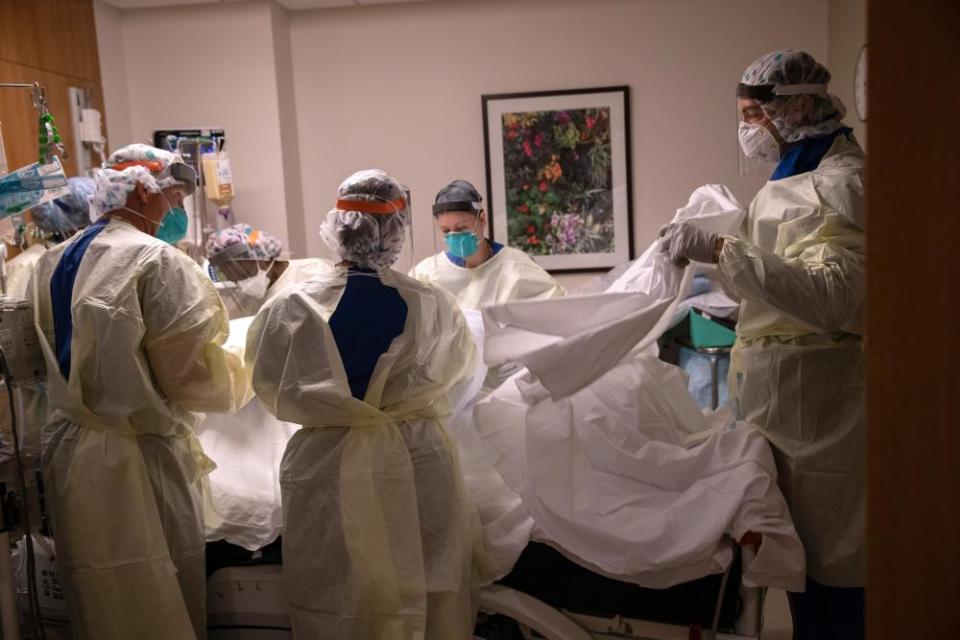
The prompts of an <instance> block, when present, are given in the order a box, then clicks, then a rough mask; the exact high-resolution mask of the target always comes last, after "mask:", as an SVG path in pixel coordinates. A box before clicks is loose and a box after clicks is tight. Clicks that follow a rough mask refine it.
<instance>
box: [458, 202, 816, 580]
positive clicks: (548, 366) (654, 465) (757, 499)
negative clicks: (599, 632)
mask: <svg viewBox="0 0 960 640" xmlns="http://www.w3.org/2000/svg"><path fill="white" fill-rule="evenodd" d="M743 215H744V212H743V210H742V208H740V206H739V204H737V203H736V201H735V200H734V199H733V197H732V195H730V193H729V192H728V191H727V190H726V189H724V188H722V187H714V186H708V187H702V188H701V189H698V190H697V191H696V192H694V194H693V196H692V197H691V201H690V204H689V205H688V206H687V207H685V208H683V209H681V210H680V211H679V212H678V213H677V216H676V217H675V220H691V221H693V222H694V223H695V224H698V225H699V226H702V227H703V228H705V229H709V230H711V231H713V232H718V233H734V232H735V231H736V230H737V229H738V228H739V227H740V224H741V222H742V218H743ZM694 269H695V268H694V267H687V268H686V269H679V268H677V267H675V266H674V265H672V264H671V263H670V262H669V260H668V259H667V258H666V256H663V255H661V254H659V253H658V252H657V250H656V245H654V246H652V247H651V248H650V249H648V250H647V252H645V253H644V255H643V257H641V258H640V259H639V260H637V261H635V262H634V263H633V264H631V265H630V267H629V268H628V269H626V270H624V271H623V272H622V273H621V274H619V277H618V278H616V279H615V280H614V281H613V283H611V284H610V285H609V286H608V292H606V293H601V294H595V295H586V296H573V297H568V298H559V299H553V300H544V301H524V302H515V303H506V304H503V305H497V306H492V307H487V308H485V309H484V310H483V316H484V328H485V330H486V337H485V345H484V346H485V353H484V359H485V361H486V364H488V365H489V366H501V365H504V364H506V363H518V362H519V364H520V365H522V366H523V367H525V368H523V369H521V370H520V371H519V372H518V373H516V374H515V375H513V376H512V377H511V378H509V379H508V380H507V381H506V382H505V383H504V384H503V385H501V386H500V387H499V388H497V389H496V390H494V391H492V393H489V394H487V395H485V396H483V397H482V398H481V399H479V400H478V401H477V402H476V404H475V406H474V407H473V414H472V419H471V416H466V415H461V416H459V417H458V418H457V419H456V420H455V421H454V422H453V423H452V424H453V425H454V426H453V427H452V429H451V430H452V432H453V433H454V436H455V437H456V438H457V440H458V442H459V443H460V455H461V464H462V466H463V469H464V475H465V476H466V478H467V488H468V491H469V493H470V495H471V497H472V498H473V499H474V501H475V503H476V504H477V507H478V511H479V512H480V518H481V522H482V524H483V529H484V535H485V540H486V542H487V547H488V552H489V553H490V554H491V555H492V556H493V559H494V561H495V564H496V566H497V573H498V575H503V574H505V573H506V572H508V571H509V570H510V568H511V567H512V565H513V563H514V562H515V561H516V558H517V557H519V554H520V552H521V551H522V550H523V548H524V546H525V545H526V543H527V542H528V541H529V540H530V539H536V540H539V541H542V542H546V543H548V544H551V545H552V546H554V547H556V548H557V549H558V550H560V551H561V552H562V553H564V554H565V555H567V556H568V557H570V558H571V559H572V560H574V561H576V562H578V563H580V564H582V565H583V566H586V567H588V568H591V569H592V570H594V571H597V572H598V573H602V574H604V575H607V576H610V577H613V578H618V579H621V580H627V581H631V582H635V583H637V584H640V585H642V586H646V587H653V588H664V587H669V586H671V585H674V584H677V583H680V582H684V581H688V580H693V579H696V578H699V577H702V576H704V575H707V574H711V573H718V572H721V571H723V570H724V569H725V568H726V567H727V566H728V565H729V564H730V562H731V561H732V559H733V544H732V542H733V541H734V540H739V539H741V538H742V536H743V535H744V534H746V533H747V532H748V531H753V532H757V533H761V534H763V542H762V544H761V546H760V549H759V551H758V554H757V555H756V557H755V558H754V559H753V560H752V562H751V563H750V565H749V566H748V567H746V569H745V572H744V582H745V583H746V584H747V585H751V586H774V587H780V588H785V589H791V590H801V589H802V588H803V584H804V555H803V548H802V546H801V543H800V540H799V538H798V537H797V534H796V531H795V529H794V527H793V524H792V521H791V519H790V515H789V512H788V510H787V506H786V503H785V501H784V499H783V496H782V495H781V493H780V491H779V489H778V487H777V484H776V467H775V465H774V461H773V456H772V454H771V452H770V449H769V446H768V444H767V443H766V441H765V440H764V438H763V437H762V435H761V434H760V433H759V432H757V431H755V430H754V429H753V428H751V427H750V426H749V425H747V424H745V423H742V422H735V421H734V419H733V417H732V416H731V414H730V413H729V412H728V411H725V410H721V411H718V412H714V413H711V414H704V413H702V412H701V410H700V409H699V407H698V406H697V405H696V403H695V401H694V399H693V398H692V397H691V396H690V393H689V391H688V390H687V383H686V379H685V376H684V374H683V372H682V371H680V370H679V369H678V368H676V367H674V366H672V365H669V364H667V363H665V362H662V361H661V360H659V359H658V357H657V353H656V344H655V341H656V338H657V337H658V336H660V335H661V334H662V333H663V331H665V330H666V329H667V328H668V327H669V326H670V325H671V323H672V322H673V318H674V316H675V315H676V313H677V308H678V306H679V305H680V301H681V300H683V299H685V298H686V297H687V293H688V292H689V289H690V284H691V281H692V280H693V276H694ZM494 470H495V471H496V473H493V471H494Z"/></svg>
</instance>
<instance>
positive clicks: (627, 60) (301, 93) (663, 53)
mask: <svg viewBox="0 0 960 640" xmlns="http://www.w3.org/2000/svg"><path fill="white" fill-rule="evenodd" d="M290 27H291V43H292V49H293V60H294V83H295V86H296V100H297V115H298V120H297V125H298V128H299V133H300V150H301V171H302V175H303V183H304V201H305V202H306V227H307V230H308V231H309V233H308V243H309V244H308V249H309V252H310V253H311V254H321V253H323V252H325V247H322V242H321V240H320V238H319V237H317V235H316V233H315V232H314V230H315V229H316V228H317V225H318V224H319V222H320V219H321V216H322V215H323V214H324V213H325V212H326V211H327V210H328V209H329V208H330V205H331V204H332V198H333V194H334V192H335V191H334V190H335V189H336V186H337V184H338V182H339V180H340V179H342V178H343V177H345V176H347V175H348V174H349V173H351V172H352V171H354V170H357V169H362V168H369V167H379V168H382V169H384V170H386V171H388V172H391V173H394V174H395V175H396V176H397V177H398V178H399V179H401V180H402V181H404V182H406V183H407V184H408V185H409V186H410V187H411V188H412V190H413V200H414V208H415V225H416V231H415V244H416V253H417V255H418V257H423V256H426V255H427V254H428V253H430V252H431V251H432V249H433V243H432V239H431V230H430V222H431V219H430V204H431V203H432V201H433V196H434V194H435V193H436V191H437V189H439V188H440V187H441V186H442V185H444V184H445V183H446V182H448V181H449V180H451V179H454V178H459V177H462V178H467V179H469V180H471V181H473V182H474V183H476V184H477V185H478V186H479V187H480V188H481V189H482V190H484V186H483V185H484V184H485V175H484V152H483V132H482V122H481V107H480V96H481V95H482V94H489V93H504V92H518V91H536V90H549V89H564V88H578V87H591V86H605V85H619V84H627V85H630V89H631V106H632V109H631V111H632V113H631V116H632V127H633V149H632V151H633V176H634V180H633V189H634V216H635V237H636V241H637V247H638V250H642V248H643V247H645V246H646V245H648V244H649V243H650V242H651V241H652V240H653V239H654V238H655V235H656V231H657V229H658V227H659V226H660V225H661V224H663V223H664V222H666V221H667V220H668V219H669V218H670V216H671V215H672V214H673V211H674V210H675V209H676V208H677V207H679V206H681V205H682V204H684V203H685V202H686V198H687V196H688V195H689V194H690V192H691V191H692V190H693V189H694V188H695V187H697V186H699V185H701V184H704V183H708V182H721V183H724V184H727V185H728V186H730V187H731V188H733V189H734V191H735V192H736V193H737V195H738V196H739V197H741V198H743V200H744V201H745V202H746V201H747V200H749V198H750V197H751V196H752V195H753V193H754V191H755V190H756V188H758V187H759V185H760V184H761V183H762V181H763V179H762V178H760V177H757V178H751V179H741V178H739V177H738V175H737V156H736V144H737V140H736V110H735V100H734V86H735V84H736V82H737V81H738V80H739V77H740V73H741V72H742V70H743V69H744V68H745V67H746V66H747V65H748V64H749V63H750V62H752V61H753V60H754V59H755V58H757V57H759V56H760V55H762V54H764V53H767V52H769V51H771V50H774V49H777V48H783V47H794V48H802V49H805V50H807V51H809V52H811V53H812V54H813V55H814V56H815V57H818V58H823V59H825V58H826V53H827V3H826V0H782V1H780V2H769V3H764V4H763V6H762V7H760V8H758V6H757V4H756V2H753V1H747V0H726V1H724V2H714V1H708V0H669V1H664V0H643V1H640V0H591V1H589V2H587V1H577V0H513V1H508V2H499V1H487V2H464V3H427V4H412V5H399V6H378V7H364V8H352V9H342V10H339V9H338V10H327V11H313V12H304V13H293V14H291V18H290Z"/></svg>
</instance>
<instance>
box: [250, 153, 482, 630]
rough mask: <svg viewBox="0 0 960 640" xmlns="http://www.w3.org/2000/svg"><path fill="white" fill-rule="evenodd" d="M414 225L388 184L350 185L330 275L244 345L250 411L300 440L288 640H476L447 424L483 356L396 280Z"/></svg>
mask: <svg viewBox="0 0 960 640" xmlns="http://www.w3.org/2000/svg"><path fill="white" fill-rule="evenodd" d="M409 223H410V208H409V205H408V198H407V196H406V194H405V190H404V189H403V187H402V186H401V185H400V184H399V183H397V182H396V180H394V179H393V178H391V177H390V176H388V175H387V174H385V173H383V172H382V171H376V170H372V171H362V172H359V173H357V174H354V175H352V176H351V177H349V178H347V180H345V181H344V182H343V183H342V184H341V185H340V189H339V191H338V194H337V201H336V205H335V207H334V209H333V210H332V211H330V212H329V214H328V216H327V219H326V221H325V222H324V223H323V225H322V227H321V235H322V236H323V237H324V239H325V240H326V242H327V243H328V244H329V245H330V246H331V248H332V249H334V250H335V251H336V252H337V253H338V255H339V256H340V259H341V261H340V263H339V264H338V268H337V269H336V270H335V271H334V272H331V273H330V274H328V275H326V276H320V277H318V278H315V279H313V280H311V281H309V282H306V283H301V284H298V285H294V286H292V287H288V288H287V289H284V290H283V291H281V292H279V293H278V294H277V295H275V296H274V297H273V298H271V299H270V300H268V301H267V302H266V304H265V305H264V306H263V308H262V309H261V310H260V313H259V314H257V317H256V318H255V320H254V323H253V325H252V326H251V328H250V331H249V333H248V341H247V359H248V365H249V366H250V367H251V368H252V371H253V385H254V388H255V390H256V392H257V396H258V397H259V398H260V401H261V402H262V403H263V404H264V406H265V407H267V409H268V410H269V411H270V412H272V413H274V414H275V415H276V416H277V417H278V418H279V419H281V420H285V421H288V422H293V423H297V424H300V425H302V428H301V429H300V430H299V431H298V432H297V433H296V434H295V435H294V436H293V438H292V439H291V440H290V442H289V444H288V445H287V449H286V451H285V452H284V456H283V462H282V464H281V468H280V485H281V490H282V497H283V515H284V534H283V572H284V581H285V582H286V587H287V595H288V598H289V611H290V616H291V621H292V624H293V631H294V637H295V638H297V639H298V640H313V639H319V638H337V639H338V640H350V639H356V640H376V639H382V640H405V639H408V640H413V639H419V638H428V639H430V638H435V639H437V640H441V639H442V640H458V639H467V638H471V637H472V630H473V621H474V617H475V611H476V605H477V602H476V594H477V584H478V583H477V573H476V569H475V567H474V560H473V558H474V555H475V551H476V550H477V549H476V545H477V544H479V529H478V519H477V517H476V514H475V511H473V509H472V508H471V507H470V506H469V504H468V503H467V501H466V499H465V497H464V490H463V480H462V477H461V471H460V467H459V464H458V462H457V458H456V454H455V448H454V446H453V444H452V442H451V440H450V436H449V435H448V434H447V431H446V428H445V427H444V418H445V416H446V415H448V414H449V413H450V410H451V407H450V402H449V399H448V391H450V389H451V388H452V387H453V386H454V385H456V384H457V383H459V382H460V381H461V380H463V379H464V378H465V377H467V376H468V375H470V373H471V372H472V371H473V367H474V359H475V358H476V357H477V351H476V347H475V346H474V343H473V339H472V337H471V334H470V331H469V329H468V327H467V324H466V321H465V320H464V318H463V315H462V313H461V312H460V310H459V309H458V308H457V305H456V302H455V300H454V299H453V296H451V295H450V294H449V293H447V292H445V291H443V290H441V289H439V288H436V287H432V286H430V285H427V284H424V283H421V282H418V281H417V280H414V279H413V278H410V277H409V276H406V275H404V274H403V273H400V272H398V271H395V270H393V269H391V268H390V267H391V265H393V264H394V262H395V261H396V260H397V258H398V255H399V254H400V252H401V251H402V249H403V247H404V244H405V237H406V234H407V232H408V225H409Z"/></svg>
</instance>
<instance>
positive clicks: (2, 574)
mask: <svg viewBox="0 0 960 640" xmlns="http://www.w3.org/2000/svg"><path fill="white" fill-rule="evenodd" d="M0 89H29V90H30V92H31V95H32V97H33V107H34V109H36V110H37V113H38V114H39V115H40V118H39V120H40V133H41V135H40V139H39V141H40V149H39V155H40V161H41V162H49V161H50V160H51V158H52V157H53V155H54V150H57V151H59V152H60V153H61V154H63V153H64V149H63V144H62V142H61V140H60V136H59V134H58V133H57V131H56V127H55V126H54V125H53V117H52V116H50V111H49V109H48V108H47V100H46V94H45V91H44V88H43V87H42V86H40V83H39V82H33V83H22V82H0ZM3 253H4V257H5V254H6V248H5V247H4V251H3ZM4 266H5V265H4ZM4 272H5V269H4ZM5 284H6V283H4V289H5ZM4 293H6V291H5V290H4ZM0 365H2V369H3V374H4V375H3V386H4V387H5V388H6V392H7V394H10V397H9V398H8V399H9V401H10V409H11V416H12V417H13V416H16V411H17V410H16V409H15V408H14V402H15V399H14V397H13V396H14V395H16V396H17V397H16V401H19V404H20V409H22V407H23V405H22V399H21V398H20V396H19V389H16V388H15V386H14V385H12V384H11V378H10V375H9V371H8V369H7V363H6V358H5V356H4V355H3V353H2V351H0ZM21 415H22V414H21ZM19 428H20V427H19V426H18V425H17V424H16V419H15V418H14V424H13V431H14V434H13V437H14V444H15V449H16V464H17V476H18V481H19V485H20V492H21V494H22V495H21V496H20V499H21V500H22V501H23V505H22V507H23V514H22V521H21V523H22V524H23V525H24V527H23V528H24V529H25V533H26V536H25V538H26V545H25V548H26V552H27V571H28V574H29V575H28V583H29V584H30V586H31V587H32V589H30V591H32V593H31V594H30V595H29V596H28V597H29V600H30V609H31V611H32V613H33V615H35V616H37V618H36V619H35V620H34V623H35V624H36V625H37V629H38V631H39V634H40V638H46V634H45V632H44V629H43V622H42V620H41V619H40V617H41V613H40V604H39V601H38V600H37V593H36V582H35V580H36V563H35V560H34V554H33V531H32V530H31V527H30V521H29V514H28V512H29V508H28V507H27V505H26V500H27V487H26V482H25V480H24V471H23V462H22V460H21V458H20V446H19V437H18V430H19ZM8 500H9V497H8V494H7V492H6V488H5V487H4V491H3V495H2V496H0V504H2V505H3V506H4V507H6V506H7V504H9V503H8ZM12 511H13V510H7V509H3V510H2V511H0V628H2V630H3V638H5V639H6V638H11V639H12V638H19V637H20V629H19V626H20V624H19V613H18V611H17V603H16V594H17V591H16V583H15V581H14V576H13V568H12V566H11V558H10V531H11V530H12V529H13V525H14V524H15V523H12V522H8V521H7V516H8V515H14V514H13V513H11V512H12Z"/></svg>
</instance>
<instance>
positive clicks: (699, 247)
mask: <svg viewBox="0 0 960 640" xmlns="http://www.w3.org/2000/svg"><path fill="white" fill-rule="evenodd" d="M718 240H720V236H718V235H717V234H715V233H707V232H705V231H701V230H700V229H698V228H697V227H696V226H694V225H693V224H691V223H689V222H679V223H671V224H667V225H664V226H662V227H660V252H661V253H666V254H669V256H670V259H671V260H672V261H673V263H674V264H675V265H677V266H678V267H685V266H687V265H688V264H689V263H690V261H691V260H693V261H694V262H709V263H711V264H712V263H714V262H716V253H717V242H718Z"/></svg>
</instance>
